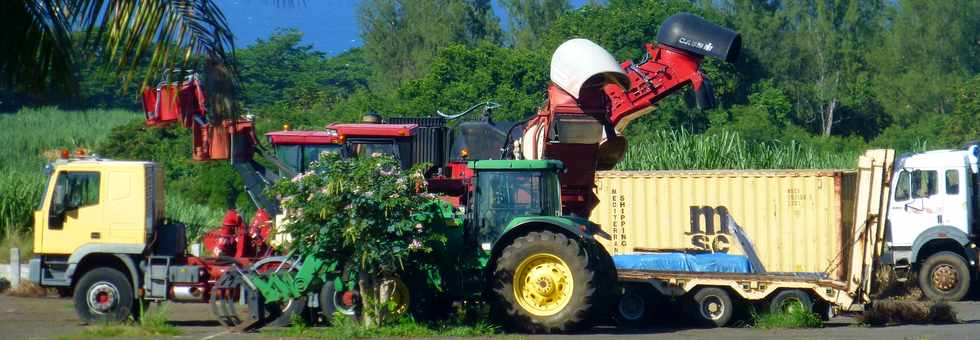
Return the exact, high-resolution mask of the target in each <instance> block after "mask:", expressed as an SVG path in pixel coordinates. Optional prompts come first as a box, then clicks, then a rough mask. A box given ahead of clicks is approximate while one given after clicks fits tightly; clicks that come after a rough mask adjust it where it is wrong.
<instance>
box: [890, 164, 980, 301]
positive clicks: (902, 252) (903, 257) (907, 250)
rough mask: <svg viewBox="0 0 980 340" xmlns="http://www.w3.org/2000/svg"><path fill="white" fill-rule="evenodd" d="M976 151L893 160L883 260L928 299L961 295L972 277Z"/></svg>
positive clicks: (974, 250)
mask: <svg viewBox="0 0 980 340" xmlns="http://www.w3.org/2000/svg"><path fill="white" fill-rule="evenodd" d="M978 154H980V148H978V146H976V145H974V146H971V147H969V148H968V149H966V150H937V151H929V152H924V153H918V154H912V155H906V156H903V157H900V158H899V159H898V160H896V162H895V167H894V173H893V175H892V179H891V180H892V183H891V188H892V193H891V202H890V205H889V206H890V208H889V211H888V220H887V228H886V232H885V241H886V251H885V253H884V257H883V258H882V260H883V262H885V263H886V264H890V265H894V268H895V269H896V272H897V273H898V274H899V276H900V277H904V278H908V277H911V275H909V274H914V275H915V276H916V278H917V279H918V283H919V286H920V287H921V288H922V290H923V293H924V294H925V295H926V296H928V297H929V298H932V299H943V300H953V301H955V300H960V299H962V298H963V297H964V296H965V295H966V293H967V292H968V291H969V287H970V283H971V282H972V280H973V279H974V278H976V273H977V251H976V245H975V242H976V235H977V223H976V221H975V212H976V208H977V202H976V199H975V195H976V192H977V181H976V176H977V165H978V164H977V156H978Z"/></svg>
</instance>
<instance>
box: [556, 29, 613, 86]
mask: <svg viewBox="0 0 980 340" xmlns="http://www.w3.org/2000/svg"><path fill="white" fill-rule="evenodd" d="M551 81H552V82H554V83H555V85H558V87H560V88H561V89H562V90H565V91H566V92H568V93H569V94H571V95H572V97H574V98H575V99H578V98H579V97H580V95H581V92H582V90H583V89H587V88H595V89H601V88H602V86H603V85H605V84H608V83H615V84H618V85H619V86H620V87H623V88H624V89H627V88H629V83H630V81H629V77H627V76H626V73H625V72H623V68H622V67H620V66H619V63H618V62H616V58H613V56H612V55H611V54H609V52H608V51H606V50H605V49H604V48H602V47H601V46H599V45H596V43H594V42H592V41H590V40H588V39H572V40H569V41H566V42H564V43H562V44H561V45H560V46H558V49H556V50H555V54H554V55H552V56H551Z"/></svg>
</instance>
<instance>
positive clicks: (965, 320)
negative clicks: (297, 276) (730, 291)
mask: <svg viewBox="0 0 980 340" xmlns="http://www.w3.org/2000/svg"><path fill="white" fill-rule="evenodd" d="M953 307H954V308H955V309H956V311H957V313H958V314H959V317H960V320H961V321H962V323H960V324H956V325H941V326H932V325H928V326H895V327H880V328H870V327H863V326H856V325H853V320H850V319H847V318H837V319H834V320H833V321H832V323H831V324H830V325H829V326H828V327H826V328H822V329H806V330H768V331H766V330H757V329H750V328H721V329H691V328H680V327H670V326H663V327H661V328H654V329H650V330H644V331H640V332H620V331H617V330H615V329H613V328H597V329H595V330H593V331H591V332H589V333H586V334H574V335H535V336H528V337H527V338H528V339H529V340H538V339H541V340H545V339H558V338H559V337H561V338H562V339H568V338H569V337H571V338H580V339H588V340H598V339H613V338H615V339H624V338H653V337H656V338H657V339H715V338H719V339H721V338H723V339H726V340H727V339H814V338H819V339H862V340H869V339H914V340H920V339H921V340H952V339H980V302H959V303H955V304H954V305H953ZM170 318H171V320H172V322H173V323H174V324H176V325H177V326H178V327H180V328H181V329H182V330H183V331H184V334H183V335H182V336H179V337H177V338H181V339H204V338H207V339H241V338H244V339H276V338H275V337H270V336H268V335H264V334H244V335H243V334H228V333H227V332H225V330H224V328H222V327H221V326H219V325H218V324H217V322H214V321H211V320H212V318H211V314H210V311H209V309H208V307H207V306H206V305H201V304H174V305H171V306H170ZM83 327H84V326H82V325H80V324H79V322H78V319H77V317H76V316H75V312H74V309H73V307H72V304H71V300H68V299H58V298H53V297H48V298H18V297H10V296H5V295H0V339H51V338H56V337H66V338H73V337H78V336H79V335H80V334H81V331H82V330H83ZM167 338H170V337H167ZM508 338H511V339H512V338H513V337H508ZM521 338H523V336H521Z"/></svg>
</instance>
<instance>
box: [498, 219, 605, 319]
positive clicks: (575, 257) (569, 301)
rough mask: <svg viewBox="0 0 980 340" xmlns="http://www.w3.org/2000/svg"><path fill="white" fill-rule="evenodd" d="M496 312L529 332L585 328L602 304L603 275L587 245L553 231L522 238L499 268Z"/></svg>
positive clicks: (506, 252) (509, 248)
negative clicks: (600, 289) (591, 258)
mask: <svg viewBox="0 0 980 340" xmlns="http://www.w3.org/2000/svg"><path fill="white" fill-rule="evenodd" d="M493 277H494V283H493V293H494V294H493V296H494V303H493V305H492V308H493V314H494V316H495V317H496V318H497V319H501V320H502V321H504V322H505V323H506V324H507V325H508V326H511V327H512V328H516V329H517V330H521V331H525V332H532V333H534V332H554V331H571V330H574V329H579V328H582V327H585V326H586V323H587V322H588V321H589V320H590V319H591V316H592V315H591V314H592V313H593V311H594V309H595V308H596V307H597V305H598V304H599V303H600V301H598V300H597V297H598V296H599V293H600V292H599V291H598V290H599V288H600V287H602V285H600V284H599V282H597V281H599V280H601V275H599V273H597V271H596V263H592V261H590V257H589V256H588V255H587V254H586V251H585V249H584V248H583V246H582V244H581V243H579V242H578V241H576V240H572V239H569V238H568V237H566V236H565V235H563V234H560V233H555V232H551V231H540V232H531V233H528V234H527V235H525V236H521V237H518V238H516V239H514V241H513V242H511V244H510V245H508V246H507V247H506V248H504V250H503V251H502V252H501V254H500V256H499V258H498V259H497V260H496V266H495V270H494V276H493Z"/></svg>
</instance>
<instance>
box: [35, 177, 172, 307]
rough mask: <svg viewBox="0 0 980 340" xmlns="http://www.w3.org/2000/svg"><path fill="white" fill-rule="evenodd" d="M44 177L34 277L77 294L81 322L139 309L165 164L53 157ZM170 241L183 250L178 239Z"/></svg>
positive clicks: (37, 218) (158, 221)
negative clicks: (146, 260) (143, 268)
mask: <svg viewBox="0 0 980 340" xmlns="http://www.w3.org/2000/svg"><path fill="white" fill-rule="evenodd" d="M45 174H46V175H47V177H48V178H47V182H46V185H45V189H44V196H43V197H42V198H41V201H40V203H39V204H38V207H37V211H35V212H34V252H35V253H36V254H37V257H35V258H33V259H31V261H30V278H31V281H33V282H35V283H37V284H38V285H41V286H43V287H56V288H59V292H61V293H63V294H64V295H67V294H69V292H72V291H74V298H75V306H76V309H77V310H78V312H79V314H80V315H81V316H83V319H87V320H86V321H91V320H96V319H119V318H124V317H125V316H128V315H129V313H131V312H137V308H133V307H134V306H135V301H136V300H137V299H136V296H137V294H136V292H137V291H138V290H139V288H140V287H141V284H142V281H143V278H142V275H140V273H141V272H142V270H140V268H141V266H145V260H144V259H146V256H145V254H148V249H147V248H148V245H149V244H151V243H152V240H153V239H154V238H155V237H159V236H160V235H156V234H159V233H157V232H155V231H156V230H158V229H160V228H161V223H162V220H163V216H164V210H163V209H164V199H163V170H162V168H161V167H160V166H159V165H157V164H155V163H152V162H140V161H113V160H103V159H97V158H83V159H65V160H58V161H55V162H53V163H51V164H49V165H48V166H46V167H45ZM168 238H169V237H168ZM168 243H171V244H172V246H171V247H170V248H174V249H172V251H173V252H182V251H183V248H182V247H180V246H179V244H180V241H177V242H168ZM177 249H180V250H177Z"/></svg>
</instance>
